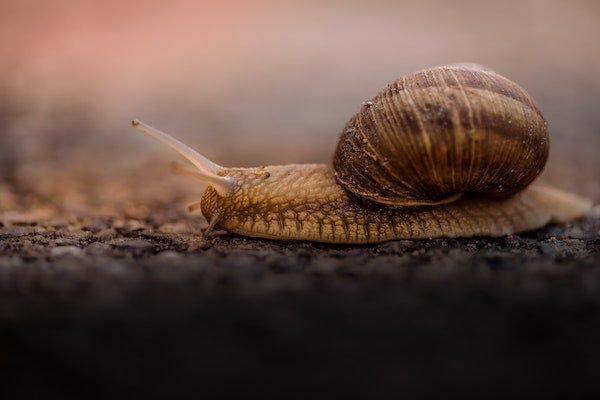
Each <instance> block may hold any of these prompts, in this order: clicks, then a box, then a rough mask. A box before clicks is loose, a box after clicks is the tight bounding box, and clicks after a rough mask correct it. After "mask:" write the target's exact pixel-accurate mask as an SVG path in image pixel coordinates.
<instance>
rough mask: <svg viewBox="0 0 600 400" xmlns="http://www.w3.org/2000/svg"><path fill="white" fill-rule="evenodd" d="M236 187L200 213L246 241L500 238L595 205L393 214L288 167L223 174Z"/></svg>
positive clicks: (534, 195) (513, 202) (525, 201)
mask: <svg viewBox="0 0 600 400" xmlns="http://www.w3.org/2000/svg"><path fill="white" fill-rule="evenodd" d="M220 174H222V175H228V176H231V177H233V178H235V179H236V180H237V182H238V185H237V186H236V188H235V189H234V193H233V194H232V195H231V196H230V197H227V198H224V197H220V196H219V195H218V194H217V193H216V191H215V190H214V189H213V188H212V187H209V188H208V189H207V190H206V191H205V192H204V194H203V196H202V200H201V208H202V213H203V214H204V216H205V217H206V218H207V220H209V221H211V223H213V224H214V226H215V228H217V229H223V230H226V231H229V232H232V233H237V234H240V235H244V236H251V237H259V238H269V239H277V240H288V241H291V240H306V241H317V242H328V243H377V242H383V241H387V240H393V239H423V238H434V237H468V236H502V235H506V234H512V233H518V232H522V231H528V230H532V229H536V228H540V227H542V226H544V225H546V224H547V223H549V222H565V221H568V220H571V219H573V218H577V217H579V216H582V215H584V214H585V213H587V212H588V211H589V209H590V208H591V203H590V202H589V201H587V200H585V199H582V198H580V197H578V196H575V195H571V194H567V193H565V192H562V191H560V190H558V189H553V188H549V187H543V186H535V185H534V186H531V187H529V188H527V189H525V190H524V191H522V192H520V193H518V194H516V195H515V196H513V197H510V198H507V199H502V200H492V199H482V198H471V199H467V198H465V199H461V200H458V201H456V202H453V203H450V204H444V205H437V206H426V207H425V206H424V207H411V208H395V209H394V208H389V207H385V206H379V205H373V204H368V205H367V204H365V203H362V202H360V201H358V200H356V199H355V198H354V197H350V195H348V193H347V192H346V191H345V190H344V189H342V188H341V187H340V186H339V185H338V184H337V182H336V180H335V177H334V173H333V170H332V169H331V167H329V166H327V165H321V164H300V165H298V164H291V165H283V166H268V167H263V168H248V169H242V168H235V169H224V170H222V171H220Z"/></svg>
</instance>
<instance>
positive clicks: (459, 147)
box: [333, 64, 549, 206]
mask: <svg viewBox="0 0 600 400" xmlns="http://www.w3.org/2000/svg"><path fill="white" fill-rule="evenodd" d="M548 142H549V140H548V129H547V125H546V121H545V120H544V117H543V116H542V114H541V112H540V111H539V109H538V108H537V106H536V104H535V102H534V101H533V99H532V98H531V97H530V96H529V94H528V93H527V92H525V90H524V89H523V88H521V87H520V86H519V85H517V84H516V83H514V82H511V81H510V80H508V79H506V78H504V77H502V76H500V75H498V74H497V73H495V72H493V71H490V70H488V69H485V68H484V67H481V66H479V65H475V64H457V65H450V66H443V67H437V68H432V69H427V70H423V71H419V72H416V73H414V74H411V75H407V76H405V77H403V78H401V79H398V80H396V81H395V82H393V83H392V84H390V85H388V86H387V87H386V88H385V89H383V90H382V91H381V92H379V93H378V94H377V95H375V97H373V98H372V99H371V100H370V101H368V102H366V103H365V104H364V105H363V107H362V108H361V109H360V110H359V111H358V112H357V113H356V114H355V115H354V116H353V117H352V118H351V119H350V121H348V123H347V124H346V126H345V128H344V130H343V132H342V135H341V138H340V140H339V142H338V145H337V148H336V150H335V154H334V157H333V167H334V170H335V174H336V179H337V181H338V182H339V183H340V185H342V186H343V187H344V188H345V189H346V190H348V191H350V192H351V193H353V194H355V195H357V196H359V197H361V198H364V199H368V200H372V201H375V202H378V203H383V204H387V205H391V206H414V205H426V204H430V205H431V204H440V203H447V202H450V201H452V200H455V199H456V198H458V197H460V196H461V195H462V194H465V193H472V194H476V195H480V196H486V197H492V198H500V197H508V196H510V195H513V194H515V193H516V192H518V191H520V190H522V189H523V188H524V187H526V186H527V185H529V184H530V183H531V182H532V181H533V180H534V179H535V178H536V177H537V176H538V175H539V174H540V172H541V171H542V169H543V168H544V165H545V163H546V160H547V158H548V147H549V143H548Z"/></svg>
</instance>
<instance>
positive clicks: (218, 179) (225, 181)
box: [131, 118, 236, 197]
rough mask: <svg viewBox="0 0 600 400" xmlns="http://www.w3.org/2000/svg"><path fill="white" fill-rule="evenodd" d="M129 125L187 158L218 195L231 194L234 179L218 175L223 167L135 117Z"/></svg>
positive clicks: (200, 178) (198, 174) (199, 177)
mask: <svg viewBox="0 0 600 400" xmlns="http://www.w3.org/2000/svg"><path fill="white" fill-rule="evenodd" d="M131 126H132V127H133V128H135V129H138V130H140V131H142V132H144V133H146V134H148V135H150V136H152V137H154V138H155V139H157V140H159V141H161V142H162V143H164V144H166V145H167V146H169V147H171V148H172V149H173V150H175V151H176V152H178V153H179V154H181V155H182V156H184V157H185V158H187V159H188V160H189V161H190V162H191V163H192V164H194V166H195V167H196V168H197V169H198V171H197V174H196V177H197V178H198V179H199V180H201V181H202V182H204V183H206V184H207V185H211V186H213V187H214V188H215V190H216V191H217V193H218V194H219V195H220V196H222V197H228V196H230V195H231V193H232V191H233V188H234V187H235V185H236V181H235V179H233V178H232V177H229V176H220V175H218V173H219V171H221V170H223V169H224V168H223V167H221V166H220V165H218V164H215V163H214V162H212V161H210V160H209V159H208V158H206V157H204V156H203V155H202V154H200V153H198V152H197V151H196V150H194V149H192V148H191V147H189V146H187V145H185V144H183V143H182V142H180V141H179V140H177V139H175V138H174V137H173V136H171V135H169V134H167V133H165V132H161V131H159V130H158V129H156V128H153V127H151V126H150V125H147V124H145V123H143V122H141V121H140V120H138V119H137V118H136V119H134V120H132V121H131Z"/></svg>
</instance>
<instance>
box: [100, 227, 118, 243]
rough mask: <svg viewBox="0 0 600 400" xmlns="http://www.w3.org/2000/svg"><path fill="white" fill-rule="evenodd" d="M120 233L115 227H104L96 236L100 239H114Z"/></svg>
mask: <svg viewBox="0 0 600 400" xmlns="http://www.w3.org/2000/svg"><path fill="white" fill-rule="evenodd" d="M118 235H119V234H118V233H117V231H116V230H115V229H113V228H108V229H103V230H101V231H100V232H98V233H97V234H96V235H95V237H96V238H97V239H98V240H100V241H103V242H104V241H107V240H110V239H114V238H116V237H117V236H118Z"/></svg>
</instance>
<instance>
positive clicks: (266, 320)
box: [0, 212, 600, 399]
mask: <svg viewBox="0 0 600 400" xmlns="http://www.w3.org/2000/svg"><path fill="white" fill-rule="evenodd" d="M595 214H596V215H595V216H594V217H592V218H588V219H587V220H584V221H580V222H577V223H575V224H572V225H569V226H566V227H565V226H561V227H557V226H551V227H548V228H546V229H544V230H541V231H537V232H533V233H530V234H526V235H520V236H509V237H505V238H500V239H481V238H476V239H461V240H425V241H419V242H413V241H400V242H389V243H384V244H381V245H377V246H370V247H356V246H353V247H339V246H338V247H332V246H327V245H318V244H306V243H298V244H279V243H274V242H268V241H255V240H247V239H243V238H236V237H231V236H221V237H217V238H214V239H211V240H207V241H206V240H203V239H201V238H199V237H198V236H197V235H194V234H190V232H189V225H186V224H185V223H180V224H178V223H177V222H174V223H167V224H162V225H161V226H158V225H157V224H154V223H152V222H148V221H140V220H135V219H129V220H114V219H108V218H93V217H90V218H77V219H75V220H68V219H65V220H60V219H59V220H54V221H49V222H45V223H39V222H36V216H35V215H34V216H25V217H24V218H19V215H16V216H15V215H9V216H8V217H6V216H5V217H6V218H5V220H4V221H3V222H2V223H1V224H0V371H1V376H2V384H1V385H0V397H2V398H7V399H8V398H15V397H7V396H9V395H13V396H17V395H18V396H22V395H27V394H29V395H32V394H33V395H37V396H39V398H49V397H50V396H51V395H61V396H63V397H70V398H94V397H101V398H109V396H113V395H116V394H132V395H136V397H139V398H181V397H189V398H213V397H223V396H225V395H237V397H241V396H244V397H246V396H253V397H254V396H255V395H266V394H278V395H279V397H284V398H301V399H307V398H314V397H317V395H319V394H321V395H323V396H325V395H326V396H327V397H330V398H337V397H340V396H342V395H346V396H350V397H358V398H365V397H377V396H379V395H383V394H395V395H396V396H395V397H397V398H424V397H428V398H429V397H438V396H439V395H442V396H443V397H454V396H459V395H467V396H468V397H480V396H483V397H486V398H489V397H497V398H500V397H505V398H508V397H515V396H519V397H521V396H524V395H532V394H542V395H545V397H547V398H555V397H562V398H566V397H568V398H576V397H579V396H581V395H583V394H585V393H588V394H589V393H591V392H593V391H597V392H600V391H599V390H598V389H599V387H598V386H599V385H600V384H599V383H598V381H597V380H596V379H597V378H598V377H600V253H599V250H600V216H599V215H598V212H596V213H595Z"/></svg>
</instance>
